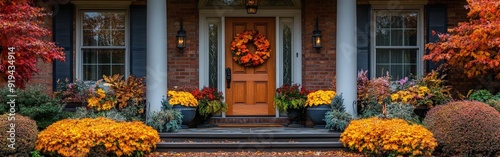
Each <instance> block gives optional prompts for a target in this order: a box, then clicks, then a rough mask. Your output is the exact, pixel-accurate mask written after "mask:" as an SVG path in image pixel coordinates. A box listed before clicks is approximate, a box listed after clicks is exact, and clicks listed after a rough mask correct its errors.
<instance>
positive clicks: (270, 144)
mask: <svg viewBox="0 0 500 157" xmlns="http://www.w3.org/2000/svg"><path fill="white" fill-rule="evenodd" d="M156 148H157V149H159V148H171V149H178V148H189V149H200V148H219V149H228V148H301V149H306V148H344V145H343V144H342V142H234V143H210V142H203V143H202V142H160V143H158V144H156Z"/></svg>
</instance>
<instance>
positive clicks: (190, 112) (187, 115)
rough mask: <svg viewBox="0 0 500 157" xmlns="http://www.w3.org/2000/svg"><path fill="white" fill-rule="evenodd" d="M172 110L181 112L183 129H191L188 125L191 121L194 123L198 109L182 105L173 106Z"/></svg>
mask: <svg viewBox="0 0 500 157" xmlns="http://www.w3.org/2000/svg"><path fill="white" fill-rule="evenodd" d="M172 109H174V110H177V111H179V112H181V114H182V125H181V127H182V128H183V129H187V128H189V127H188V124H189V123H190V122H191V121H193V119H194V117H195V116H196V108H195V107H187V106H182V105H173V106H172Z"/></svg>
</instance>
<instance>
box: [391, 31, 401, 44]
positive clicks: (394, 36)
mask: <svg viewBox="0 0 500 157" xmlns="http://www.w3.org/2000/svg"><path fill="white" fill-rule="evenodd" d="M402 40H403V31H401V30H392V31H391V46H402V45H403V41H402Z"/></svg>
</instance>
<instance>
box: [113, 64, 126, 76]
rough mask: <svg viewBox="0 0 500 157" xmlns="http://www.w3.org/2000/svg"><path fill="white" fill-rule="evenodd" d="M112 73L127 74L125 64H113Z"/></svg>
mask: <svg viewBox="0 0 500 157" xmlns="http://www.w3.org/2000/svg"><path fill="white" fill-rule="evenodd" d="M111 70H112V72H111V73H112V74H113V75H114V74H120V75H125V65H113V66H112V69H111Z"/></svg>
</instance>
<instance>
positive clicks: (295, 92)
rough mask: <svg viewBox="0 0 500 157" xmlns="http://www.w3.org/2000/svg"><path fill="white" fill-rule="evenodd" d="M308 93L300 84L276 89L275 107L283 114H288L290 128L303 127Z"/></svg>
mask: <svg viewBox="0 0 500 157" xmlns="http://www.w3.org/2000/svg"><path fill="white" fill-rule="evenodd" d="M306 95H307V91H306V90H305V89H304V88H300V85H299V84H293V85H288V84H283V85H282V86H281V87H279V88H278V89H276V96H275V97H274V106H275V107H277V108H278V110H279V111H281V112H286V113H287V116H288V119H289V120H290V124H288V127H303V126H304V125H302V124H300V120H301V119H302V117H303V113H304V105H305V103H306V99H307V96H306Z"/></svg>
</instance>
